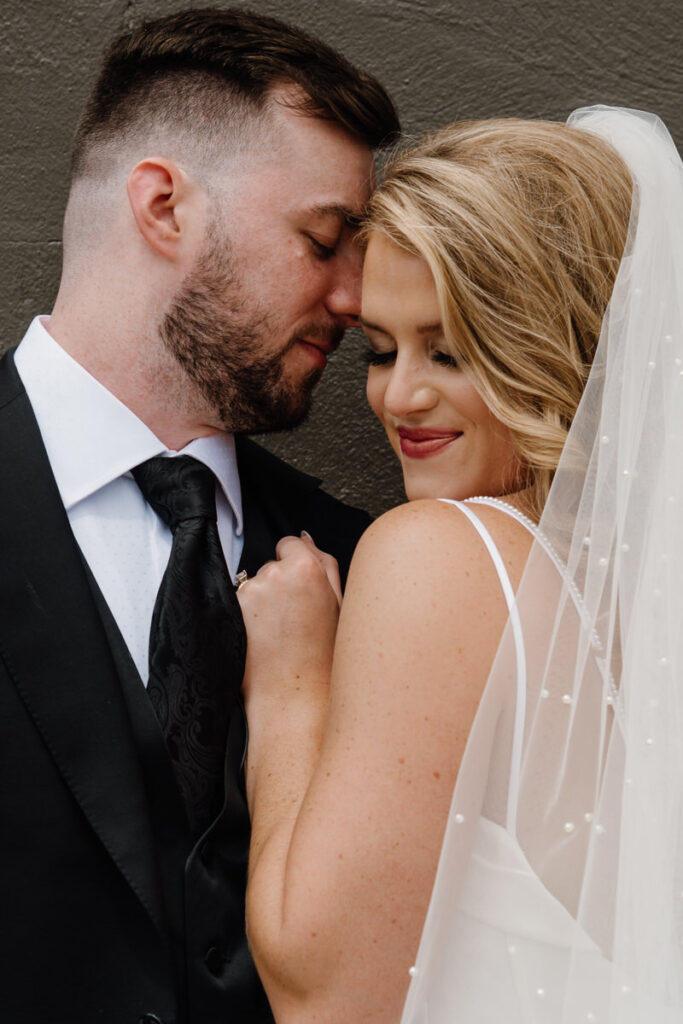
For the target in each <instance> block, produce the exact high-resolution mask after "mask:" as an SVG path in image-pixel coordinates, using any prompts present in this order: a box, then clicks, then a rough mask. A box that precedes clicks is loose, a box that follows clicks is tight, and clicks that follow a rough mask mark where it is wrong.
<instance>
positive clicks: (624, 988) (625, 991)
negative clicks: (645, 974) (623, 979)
mask: <svg viewBox="0 0 683 1024" xmlns="http://www.w3.org/2000/svg"><path fill="white" fill-rule="evenodd" d="M621 991H622V995H625V996H630V994H631V986H630V985H622V986H621Z"/></svg>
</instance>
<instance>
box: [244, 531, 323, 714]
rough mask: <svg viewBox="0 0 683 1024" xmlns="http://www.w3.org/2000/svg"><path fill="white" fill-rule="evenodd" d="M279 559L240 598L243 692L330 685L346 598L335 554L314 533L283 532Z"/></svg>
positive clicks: (249, 696) (247, 698)
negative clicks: (244, 659) (243, 642)
mask: <svg viewBox="0 0 683 1024" xmlns="http://www.w3.org/2000/svg"><path fill="white" fill-rule="evenodd" d="M276 554H277V561H275V562H267V563H266V564H265V565H264V566H262V568H261V569H259V571H258V573H257V574H256V576H254V577H253V578H252V579H250V580H248V581H247V582H246V583H244V584H243V585H242V586H241V587H240V588H239V590H238V593H237V598H238V600H239V603H240V606H241V608H242V614H243V616H244V622H245V625H246V629H247V641H248V643H247V664H246V669H245V676H244V683H243V693H244V697H245V702H246V704H247V714H248V713H249V705H250V703H252V698H253V697H254V696H255V695H256V697H257V698H258V696H259V695H265V694H270V695H271V696H275V697H280V698H283V697H285V696H286V694H287V693H288V692H300V691H301V690H302V687H303V686H307V685H310V684H311V682H317V683H323V684H325V685H326V684H327V682H328V680H329V671H330V665H331V662H332V651H333V648H334V638H335V633H336V629H337V619H338V617H339V606H340V603H341V584H340V581H339V570H338V568H337V563H336V561H335V559H334V558H333V557H332V556H331V555H328V554H326V553H325V552H324V551H320V550H319V549H318V548H317V547H316V546H315V544H314V543H313V541H312V540H311V539H310V537H308V536H305V537H284V538H283V539H282V540H281V541H280V542H279V544H278V546H277V549H276Z"/></svg>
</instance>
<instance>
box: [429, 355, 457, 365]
mask: <svg viewBox="0 0 683 1024" xmlns="http://www.w3.org/2000/svg"><path fill="white" fill-rule="evenodd" d="M432 359H433V360H434V362H435V363H438V364H439V365H440V366H448V367H450V368H451V369H456V367H457V366H458V362H457V360H456V359H455V357H454V356H452V355H450V353H448V352H433V353H432Z"/></svg>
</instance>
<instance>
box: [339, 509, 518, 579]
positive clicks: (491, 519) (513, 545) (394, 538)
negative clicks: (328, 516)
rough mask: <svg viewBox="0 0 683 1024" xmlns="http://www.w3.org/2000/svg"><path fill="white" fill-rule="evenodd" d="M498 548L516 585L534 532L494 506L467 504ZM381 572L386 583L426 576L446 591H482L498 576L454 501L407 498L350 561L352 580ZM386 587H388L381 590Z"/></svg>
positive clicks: (375, 526) (378, 522)
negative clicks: (366, 574)
mask: <svg viewBox="0 0 683 1024" xmlns="http://www.w3.org/2000/svg"><path fill="white" fill-rule="evenodd" d="M469 507H470V508H471V509H472V511H474V514H475V515H476V517H477V518H478V519H479V520H480V522H481V523H482V524H483V525H484V527H485V528H486V530H487V532H488V533H489V534H490V536H491V538H492V540H493V542H494V544H495V546H496V547H497V548H498V550H499V552H500V554H501V556H502V558H503V561H504V563H505V565H506V568H507V570H508V572H509V574H510V577H511V579H512V582H513V585H516V583H517V582H518V580H519V578H520V576H521V573H522V571H523V569H524V565H525V563H526V559H527V557H528V554H529V548H530V545H531V541H532V539H533V538H532V535H531V533H530V532H529V531H528V530H527V529H526V527H525V526H523V525H522V524H521V523H520V522H519V521H518V520H517V519H515V518H514V517H513V516H511V515H509V514H508V513H506V512H505V511H503V510H502V509H500V508H496V507H494V506H490V505H483V504H480V505H477V506H476V507H473V506H469ZM365 573H373V574H379V575H380V576H381V578H382V580H383V581H385V583H386V584H387V585H389V584H390V582H391V580H392V579H396V578H401V579H402V581H403V582H404V583H405V582H406V580H408V579H411V578H412V579H413V580H414V581H416V580H418V579H420V578H424V577H425V575H426V574H428V575H429V577H430V579H431V584H432V586H434V585H435V584H436V583H437V582H440V583H442V584H444V585H445V586H446V589H448V590H450V591H453V590H454V589H459V590H461V591H462V590H463V588H464V589H465V590H469V591H472V590H478V589H480V587H481V586H482V585H486V582H487V580H489V579H492V578H493V579H497V574H496V573H495V570H494V568H493V564H492V562H491V556H490V554H489V552H488V550H487V548H486V545H485V543H484V541H483V540H482V538H481V536H480V535H479V534H478V532H477V530H476V528H475V526H474V525H473V523H472V522H471V521H470V519H469V518H468V517H467V515H466V514H465V513H464V512H463V511H462V509H460V508H458V507H456V506H454V505H453V504H451V503H450V502H446V501H438V500H435V499H425V500H420V501H412V502H408V503H406V504H405V505H399V506H397V507H396V508H393V509H391V510H390V511H389V512H386V513H385V514H384V515H383V516H380V517H379V519H377V520H376V521H375V522H374V523H373V524H372V526H370V527H369V529H368V530H366V532H365V533H364V534H363V537H362V538H361V541H360V543H359V545H358V548H357V549H356V555H355V556H354V561H353V565H352V578H353V577H356V578H357V577H358V575H359V574H360V575H364V574H365ZM383 589H384V588H383Z"/></svg>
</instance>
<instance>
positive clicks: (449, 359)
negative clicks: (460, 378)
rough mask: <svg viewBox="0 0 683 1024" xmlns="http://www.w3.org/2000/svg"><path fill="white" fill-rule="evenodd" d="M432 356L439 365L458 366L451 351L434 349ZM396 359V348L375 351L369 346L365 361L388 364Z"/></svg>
mask: <svg viewBox="0 0 683 1024" xmlns="http://www.w3.org/2000/svg"><path fill="white" fill-rule="evenodd" d="M430 358H431V360H432V362H434V363H438V364H439V366H447V367H449V368H450V369H455V368H456V367H457V366H458V361H457V359H456V358H455V356H452V355H451V354H450V353H449V352H441V351H439V350H436V349H435V350H434V352H432V353H431V355H430ZM395 360H396V349H391V351H389V352H375V350H374V349H372V348H369V349H366V351H365V361H366V363H367V364H368V366H388V365H389V364H391V363H393V362H395Z"/></svg>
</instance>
